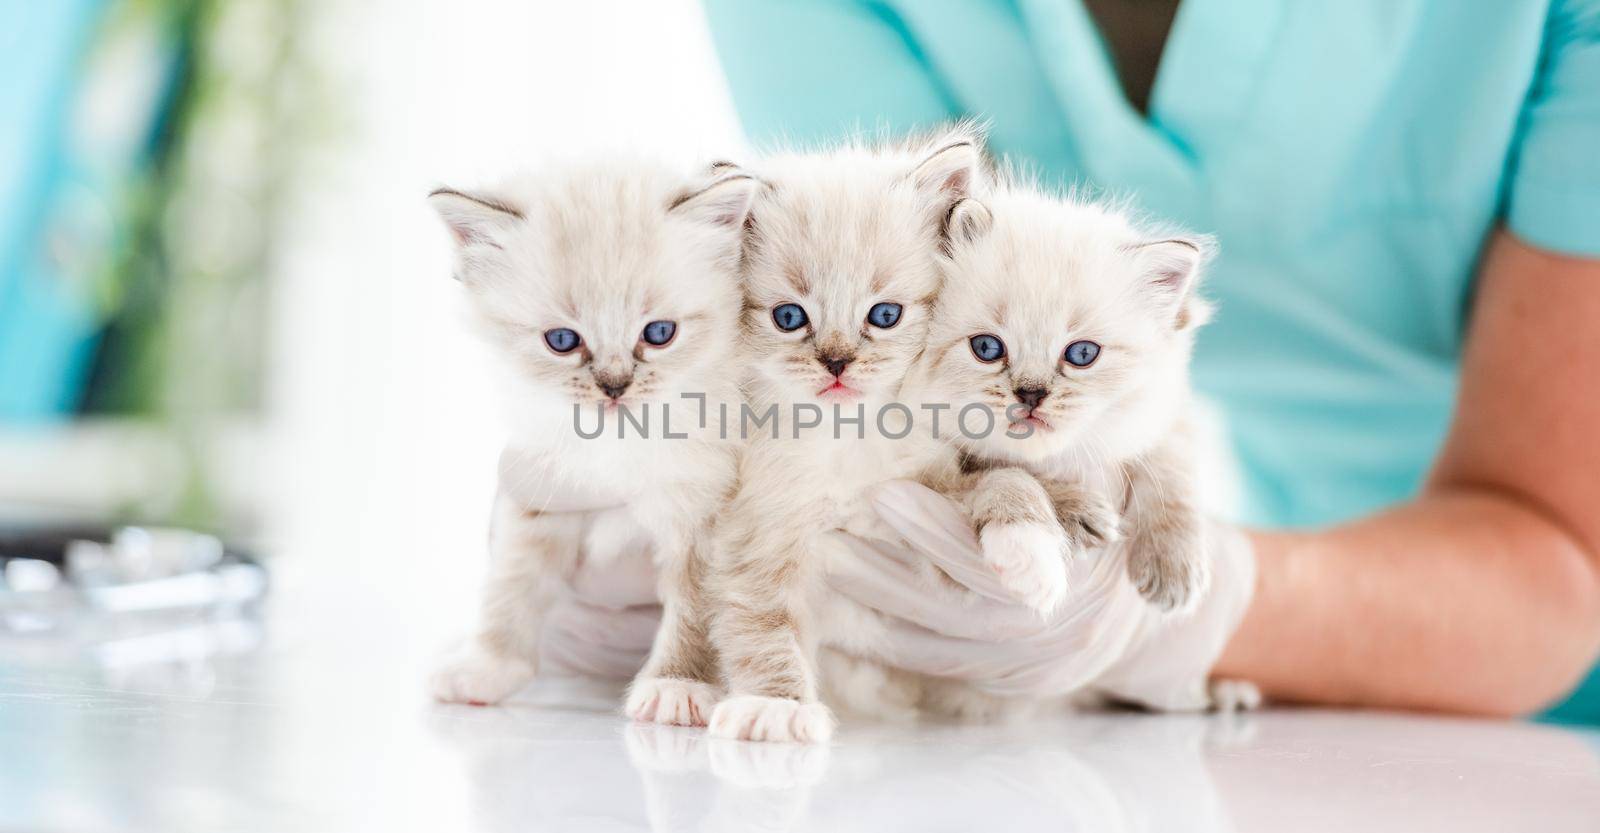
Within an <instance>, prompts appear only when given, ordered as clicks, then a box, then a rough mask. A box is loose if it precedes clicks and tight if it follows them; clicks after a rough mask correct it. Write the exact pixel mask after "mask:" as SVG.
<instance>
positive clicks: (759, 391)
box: [710, 129, 982, 741]
mask: <svg viewBox="0 0 1600 833" xmlns="http://www.w3.org/2000/svg"><path fill="white" fill-rule="evenodd" d="M981 159H982V156H981V150H980V147H979V137H978V136H977V135H976V133H975V132H973V131H971V130H967V129H957V130H954V131H951V132H948V133H944V134H941V135H939V136H936V137H934V138H933V139H932V140H929V141H922V142H913V143H910V144H907V145H901V146H889V147H868V146H860V145H849V146H844V147H839V148H834V149H831V150H828V151H825V152H821V153H814V154H805V155H780V156H774V157H771V158H768V159H766V160H764V161H763V162H762V164H761V176H762V178H763V179H764V180H765V181H767V183H768V187H767V188H766V189H764V190H763V191H762V193H761V195H760V197H759V199H758V201H757V204H756V205H755V207H754V208H753V209H752V213H751V220H750V230H749V232H748V234H747V238H746V247H745V271H744V274H745V314H744V318H743V321H742V325H743V326H742V332H743V337H744V340H745V345H746V351H747V355H748V360H749V362H750V373H749V378H748V385H747V393H748V396H749V397H750V399H751V401H752V404H753V405H754V406H755V407H756V408H757V409H761V408H764V407H766V406H767V405H768V404H777V405H779V406H780V413H781V414H789V413H793V411H791V408H793V407H794V406H797V405H804V406H816V407H818V408H821V409H823V411H824V412H831V411H832V410H833V408H835V407H838V408H839V409H840V410H841V411H842V412H843V413H844V414H845V415H846V416H849V415H851V414H854V413H856V411H855V409H856V408H858V407H863V406H864V407H865V412H866V413H867V414H868V415H869V416H868V419H869V420H870V419H871V418H872V417H871V416H870V415H871V414H874V413H875V412H876V410H877V408H878V407H879V406H881V405H882V404H884V403H888V402H892V401H895V400H896V399H897V398H898V396H899V393H900V385H901V382H902V381H903V379H904V377H905V375H906V373H907V372H908V371H909V369H910V368H911V366H912V364H913V363H914V362H915V361H916V360H917V357H918V356H919V355H920V354H921V352H922V349H923V345H924V343H925V339H926V333H927V326H928V320H929V316H930V313H931V307H932V304H933V301H934V297H935V294H936V293H937V291H938V288H939V276H938V270H937V264H936V263H935V260H934V258H935V255H936V253H937V251H938V249H939V246H940V245H941V240H942V237H943V229H944V223H945V219H946V217H947V215H948V214H949V210H950V208H951V206H953V205H954V204H955V203H956V202H958V201H959V200H960V199H962V198H963V197H965V196H966V195H967V193H968V190H969V188H970V187H971V185H972V183H973V181H974V180H975V178H976V177H977V176H978V174H979V168H980V165H981ZM883 303H891V304H895V305H897V306H898V307H899V314H898V316H897V320H895V321H894V322H893V323H892V324H891V325H889V326H886V327H885V326H879V325H878V324H875V323H873V321H871V320H870V319H869V313H870V312H871V311H872V310H873V308H874V307H875V305H878V304H883ZM786 304H794V305H798V306H799V307H801V308H802V309H803V310H804V313H805V318H806V320H805V323H804V324H803V325H802V326H798V327H795V328H793V329H792V330H789V331H786V330H785V329H784V328H783V327H782V326H780V325H779V322H778V320H777V318H776V317H775V311H776V310H777V309H778V308H779V307H781V306H783V305H786ZM791 323H792V322H791ZM830 365H831V366H830ZM836 371H837V372H836ZM836 382H837V384H836ZM914 445H915V441H914V440H902V441H893V440H887V439H885V438H883V437H882V436H880V435H878V434H877V433H876V432H875V431H873V430H871V429H870V428H869V429H868V430H867V431H866V432H865V437H861V436H860V434H851V433H845V434H844V435H843V436H842V437H840V438H837V439H836V438H835V437H834V436H833V433H832V431H830V430H822V431H818V430H812V431H810V432H804V433H801V434H799V436H798V437H796V436H795V435H794V433H793V432H790V431H789V426H784V433H782V434H781V435H780V438H779V439H771V438H770V436H768V435H764V434H758V435H757V436H755V437H754V438H752V440H751V441H750V444H749V446H748V447H747V449H746V451H745V454H744V456H743V459H742V460H741V464H740V471H739V479H740V484H739V492H738V494H737V496H736V497H735V498H734V500H733V502H732V504H731V505H730V506H729V508H728V511H727V512H726V514H725V515H724V516H723V518H722V521H721V525H720V527H719V528H718V530H717V548H716V553H717V556H716V582H715V588H716V592H717V597H718V611H717V615H716V617H715V619H714V621H713V635H714V640H715V643H716V645H717V647H718V649H719V651H720V653H721V656H722V660H723V671H724V674H725V675H726V678H727V681H728V688H729V697H728V699H726V700H724V701H723V702H721V703H720V704H718V706H717V708H716V710H715V711H714V712H713V714H712V716H711V724H710V732H711V734H712V735H714V736H721V737H730V738H741V739H749V740H798V741H821V740H825V739H826V738H827V737H828V736H829V735H830V734H831V732H832V728H833V716H832V714H831V713H830V711H829V710H828V708H827V707H826V706H824V705H822V703H821V702H820V701H819V699H818V698H819V688H818V672H817V651H818V643H819V641H821V640H822V639H823V638H824V636H825V635H824V634H823V632H822V631H823V626H822V623H820V622H819V621H818V620H817V616H816V614H817V611H818V609H819V605H818V602H817V599H816V598H815V597H816V596H817V594H818V592H819V579H820V578H821V575H822V571H823V570H824V568H825V563H824V561H825V558H824V556H823V552H824V551H825V548H824V542H823V538H824V536H825V535H826V534H827V533H828V532H830V531H832V530H835V529H839V528H843V527H845V526H847V525H848V524H849V521H850V518H851V516H852V515H853V514H857V513H858V511H859V507H860V505H861V503H862V496H863V494H864V492H865V490H866V488H867V487H869V486H871V485H872V484H874V483H878V482H881V481H883V480H885V479H889V478H894V477H909V476H915V475H916V474H918V473H919V471H920V470H921V468H922V465H923V461H922V460H921V459H920V456H921V455H919V454H918V453H916V452H913V451H912V448H913V447H914Z"/></svg>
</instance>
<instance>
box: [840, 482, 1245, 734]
mask: <svg viewBox="0 0 1600 833" xmlns="http://www.w3.org/2000/svg"><path fill="white" fill-rule="evenodd" d="M872 502H873V504H874V507H875V508H876V510H877V513H878V515H879V517H880V518H881V519H882V520H883V522H884V523H885V524H887V525H888V526H889V527H890V528H891V529H892V530H893V531H894V532H896V533H897V534H899V535H900V536H901V537H902V538H904V539H905V541H906V542H907V543H908V544H909V545H910V546H909V549H906V548H900V547H894V546H889V545H885V544H881V543H877V542H869V541H863V540H860V539H854V538H850V539H848V542H849V545H850V547H851V549H852V551H853V555H854V557H853V558H849V559H842V560H841V561H840V562H839V564H838V565H837V566H836V567H835V568H834V569H833V570H832V571H831V572H830V575H829V583H830V585H831V586H832V587H833V588H834V589H835V590H837V591H838V592H840V593H842V594H844V595H846V596H848V597H849V598H851V599H852V600H853V601H854V602H856V603H858V604H861V605H863V606H865V607H868V608H871V609H874V610H876V611H878V612H879V613H880V614H883V615H884V617H885V618H887V619H889V620H890V621H889V623H888V635H887V638H886V639H885V640H883V641H882V647H881V655H880V656H877V657H875V658H876V659H879V660H881V661H883V662H886V663H887V664H889V665H893V666H896V667H900V668H904V669H907V670H911V671H915V672H919V673H923V674H931V675H935V676H941V677H950V678H955V679H959V680H964V681H967V682H969V683H971V684H973V685H974V686H976V687H977V688H979V689H981V690H983V691H986V692H989V693H991V694H996V695H1001V696H1025V697H1048V696H1054V695H1062V694H1068V693H1072V692H1077V691H1080V690H1083V689H1085V688H1086V687H1087V688H1088V689H1089V690H1091V691H1095V692H1098V693H1100V694H1103V695H1108V696H1111V697H1114V698H1116V699H1119V700H1128V701H1133V702H1137V703H1140V704H1144V705H1147V706H1149V707H1152V708H1159V709H1202V708H1207V707H1211V706H1219V707H1225V708H1234V707H1238V706H1252V705H1254V700H1255V699H1257V698H1258V697H1259V695H1257V694H1255V692H1254V689H1253V687H1249V686H1245V685H1239V684H1235V683H1230V684H1225V685H1223V686H1221V687H1220V688H1218V689H1217V690H1216V691H1215V692H1214V691H1213V688H1212V687H1211V686H1209V685H1208V683H1207V676H1208V674H1209V671H1210V669H1211V666H1212V665H1213V664H1214V663H1215V662H1216V659H1217V657H1218V655H1220V654H1221V652H1222V648H1223V646H1224V645H1225V644H1226V642H1227V640H1228V637H1230V636H1231V635H1232V633H1233V631H1234V629H1235V628H1236V627H1237V626H1238V623H1239V620H1240V619H1241V618H1242V617H1243V615H1244V611H1245V608H1246V607H1247V606H1248V604H1249V601H1250V596H1251V593H1252V592H1253V590H1254V586H1255V558H1254V554H1253V552H1252V550H1251V547H1250V543H1249V540H1248V539H1247V538H1246V537H1245V536H1244V535H1243V534H1242V533H1240V532H1238V531H1237V530H1234V529H1232V528H1230V527H1227V526H1225V525H1222V524H1215V523H1214V524H1210V525H1209V526H1208V527H1207V537H1206V544H1205V545H1206V546H1207V547H1208V548H1209V549H1210V550H1211V553H1210V557H1211V558H1212V559H1213V577H1212V584H1211V590H1210V591H1209V592H1208V593H1207V595H1206V597H1205V598H1204V599H1202V600H1201V602H1200V604H1199V605H1197V606H1196V608H1195V609H1194V610H1193V611H1192V612H1190V613H1188V614H1185V615H1171V614H1164V613H1162V612H1161V611H1159V610H1157V609H1156V608H1155V607H1153V606H1151V605H1150V604H1149V603H1148V602H1146V601H1145V600H1144V599H1143V598H1142V597H1140V596H1139V594H1138V592H1137V591H1136V590H1135V589H1134V587H1133V585H1132V583H1131V582H1130V581H1129V580H1128V578H1127V563H1126V562H1127V556H1126V553H1125V552H1124V551H1123V550H1122V548H1121V546H1120V545H1115V546H1112V547H1108V548H1106V549H1105V550H1102V551H1099V552H1091V553H1087V554H1079V555H1077V556H1075V557H1073V558H1072V559H1071V561H1070V563H1069V564H1068V582H1069V588H1068V591H1067V598H1066V600H1065V601H1063V602H1062V603H1061V604H1060V605H1059V606H1058V607H1057V608H1056V612H1055V613H1054V614H1052V615H1051V616H1049V617H1045V618H1041V617H1040V615H1039V614H1038V613H1036V612H1035V611H1034V609H1032V608H1030V607H1028V606H1027V605H1025V604H1024V603H1023V602H1022V600H1021V599H1019V598H1016V597H1015V596H1013V595H1012V594H1010V593H1008V592H1007V591H1006V590H1005V588H1004V587H1003V586H1002V585H1001V583H1000V581H999V580H998V579H997V577H996V576H995V574H994V573H992V572H991V571H990V569H989V568H988V567H987V566H985V564H984V560H983V557H982V554H981V552H980V550H979V547H978V542H977V539H976V537H975V536H974V535H973V533H972V528H971V527H972V525H971V522H970V520H969V519H968V517H967V515H966V513H965V512H964V511H963V510H962V509H961V508H960V507H959V506H957V505H956V504H955V503H954V502H953V501H951V500H950V499H948V498H946V497H944V496H942V495H940V494H938V493H936V492H933V491H931V490H929V489H927V488H924V487H923V486H921V485H918V484H915V483H911V482H907V481H895V482H890V483H886V484H884V485H882V486H880V487H878V488H877V490H875V493H874V494H873V496H872ZM925 561H926V562H931V563H932V564H933V565H935V566H937V567H938V568H939V569H940V570H942V571H943V572H944V573H945V574H946V575H948V576H949V578H950V579H953V580H954V581H953V582H952V581H948V580H945V579H944V578H943V577H942V576H939V575H938V574H937V573H935V572H934V571H932V570H929V569H926V566H925V564H924V563H922V562H925ZM1214 694H1215V695H1221V697H1222V699H1223V700H1225V702H1217V698H1216V697H1215V696H1214Z"/></svg>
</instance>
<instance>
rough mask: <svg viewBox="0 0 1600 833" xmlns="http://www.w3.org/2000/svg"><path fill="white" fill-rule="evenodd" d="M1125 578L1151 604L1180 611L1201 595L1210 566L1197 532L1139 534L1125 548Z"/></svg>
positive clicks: (1188, 606) (1207, 580) (1209, 574)
mask: <svg viewBox="0 0 1600 833" xmlns="http://www.w3.org/2000/svg"><path fill="white" fill-rule="evenodd" d="M1128 578H1130V579H1132V580H1133V586H1134V587H1135V588H1137V589H1138V591H1139V595H1141V596H1143V597H1145V599H1146V600H1148V601H1149V602H1150V603H1151V604H1153V605H1155V606H1156V607H1158V608H1160V609H1162V610H1166V611H1176V612H1182V611H1186V610H1189V609H1190V608H1191V607H1193V606H1194V604H1195V603H1196V602H1198V601H1199V599H1200V597H1201V596H1202V595H1204V594H1205V591H1206V588H1207V587H1208V586H1209V585H1210V584H1211V568H1210V564H1209V563H1208V562H1207V561H1206V559H1205V557H1204V554H1203V550H1202V547H1201V541H1200V537H1199V536H1198V535H1193V534H1182V533H1177V532H1169V533H1166V534H1162V535H1142V536H1139V537H1138V538H1137V539H1135V540H1134V541H1133V543H1132V544H1131V545H1130V546H1129V548H1128Z"/></svg>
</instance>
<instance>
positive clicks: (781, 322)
mask: <svg viewBox="0 0 1600 833" xmlns="http://www.w3.org/2000/svg"><path fill="white" fill-rule="evenodd" d="M810 320H811V319H810V318H808V317H806V311H805V310H803V309H801V308H800V305H799V304H779V305H777V306H776V307H773V308H772V323H774V324H777V325H778V329H780V330H782V331H784V332H786V333H792V332H794V331H795V330H798V329H800V328H801V327H804V326H805V325H806V322H807V321H810Z"/></svg>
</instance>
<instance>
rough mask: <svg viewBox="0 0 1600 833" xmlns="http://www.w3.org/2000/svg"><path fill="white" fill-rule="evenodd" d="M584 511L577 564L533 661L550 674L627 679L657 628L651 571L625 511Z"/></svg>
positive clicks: (657, 609) (647, 553) (653, 571)
mask: <svg viewBox="0 0 1600 833" xmlns="http://www.w3.org/2000/svg"><path fill="white" fill-rule="evenodd" d="M589 514H590V517H589V519H588V521H587V523H586V524H585V530H584V532H585V534H584V544H583V547H582V551H581V553H580V555H579V558H578V567H577V569H576V571H575V572H574V573H573V575H572V577H571V579H570V580H568V582H567V584H566V586H565V587H564V588H563V592H562V594H561V595H560V596H559V597H558V598H557V600H556V603H555V605H554V606H553V607H552V608H551V609H550V612H549V614H547V618H546V619H545V627H544V631H543V633H542V634H541V635H540V637H539V656H540V662H541V663H542V668H543V669H545V670H546V671H548V672H549V673H551V674H554V675H556V676H587V677H602V678H605V679H613V680H629V679H632V678H633V675H634V674H635V673H637V672H638V671H639V669H640V668H641V667H643V666H644V661H645V658H646V657H647V656H648V655H649V653H650V643H651V641H652V640H653V639H654V638H655V634H656V628H657V626H658V625H660V623H661V605H660V604H659V603H658V601H657V599H656V569H655V565H654V564H653V563H651V561H650V545H649V542H648V541H647V540H646V539H645V537H644V530H642V529H640V528H639V527H638V526H637V525H636V524H634V522H633V519H632V518H631V517H630V516H629V515H628V513H627V510H626V509H621V508H619V509H609V510H602V511H597V512H591V513H589Z"/></svg>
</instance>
